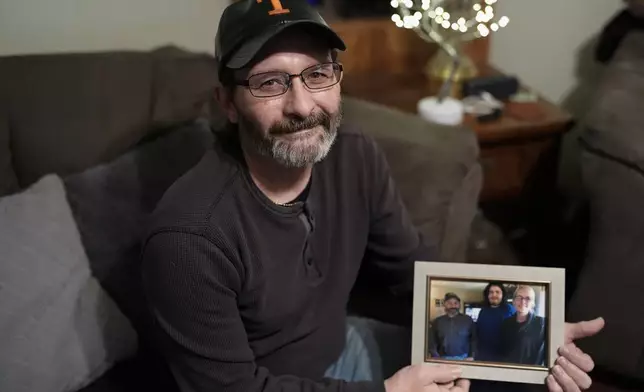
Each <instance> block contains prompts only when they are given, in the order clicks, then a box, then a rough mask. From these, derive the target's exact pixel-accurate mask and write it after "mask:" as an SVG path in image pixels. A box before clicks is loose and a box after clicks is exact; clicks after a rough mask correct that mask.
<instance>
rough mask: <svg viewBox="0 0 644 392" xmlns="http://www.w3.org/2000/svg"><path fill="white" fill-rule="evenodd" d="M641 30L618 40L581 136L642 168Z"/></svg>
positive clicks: (643, 79) (643, 42) (643, 85)
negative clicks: (616, 47)
mask: <svg viewBox="0 0 644 392" xmlns="http://www.w3.org/2000/svg"><path fill="white" fill-rule="evenodd" d="M642 107H644V32H642V31H638V32H632V33H630V34H629V35H627V36H626V37H625V38H624V39H623V40H622V42H621V44H620V46H619V48H618V49H617V52H616V53H615V57H614V58H613V59H612V60H611V62H610V64H609V65H608V67H607V69H606V71H605V73H604V75H603V76H602V80H601V83H600V84H599V87H598V89H597V92H596V94H595V99H594V102H593V103H592V106H591V110H589V114H588V116H587V118H586V120H585V124H586V125H587V129H586V130H585V131H584V133H583V134H582V135H581V137H582V140H583V141H584V143H585V144H586V145H587V146H589V147H590V148H591V149H595V150H598V151H601V152H602V153H604V154H607V155H609V156H612V157H615V158H617V159H621V160H624V161H626V162H628V163H629V164H630V165H632V166H634V167H636V168H638V169H639V170H644V142H643V141H644V136H643V135H644V133H643V130H644V120H642V113H641V112H642Z"/></svg>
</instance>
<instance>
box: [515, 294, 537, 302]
mask: <svg viewBox="0 0 644 392" xmlns="http://www.w3.org/2000/svg"><path fill="white" fill-rule="evenodd" d="M513 300H514V301H520V302H528V303H531V302H533V301H534V298H532V297H524V296H522V295H516V296H514V299H513Z"/></svg>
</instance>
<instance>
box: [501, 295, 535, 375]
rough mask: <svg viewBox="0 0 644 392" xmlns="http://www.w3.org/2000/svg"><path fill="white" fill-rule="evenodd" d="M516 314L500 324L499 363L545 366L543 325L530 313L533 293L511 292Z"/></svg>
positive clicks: (532, 304)
mask: <svg viewBox="0 0 644 392" xmlns="http://www.w3.org/2000/svg"><path fill="white" fill-rule="evenodd" d="M513 304H514V307H515V308H516V313H515V315H514V316H513V317H509V318H506V319H505V320H503V323H502V324H501V350H502V355H503V362H508V363H516V364H522V365H543V364H544V362H545V347H546V321H545V319H544V318H543V317H541V316H537V315H536V314H535V313H534V308H535V305H536V302H535V291H534V289H533V288H532V287H530V286H524V285H521V286H518V287H517V289H516V291H515V292H514V300H513Z"/></svg>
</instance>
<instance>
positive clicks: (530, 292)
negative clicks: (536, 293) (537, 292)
mask: <svg viewBox="0 0 644 392" xmlns="http://www.w3.org/2000/svg"><path fill="white" fill-rule="evenodd" d="M519 293H521V294H527V295H530V294H532V290H530V289H528V288H526V287H522V288H520V289H519V290H517V294H519Z"/></svg>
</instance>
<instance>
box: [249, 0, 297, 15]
mask: <svg viewBox="0 0 644 392" xmlns="http://www.w3.org/2000/svg"><path fill="white" fill-rule="evenodd" d="M262 1H263V0H257V4H259V3H261V2H262ZM271 4H272V5H273V9H272V10H271V11H268V14H269V15H280V14H288V13H289V12H291V10H289V9H288V8H286V9H285V8H284V7H282V2H281V1H280V0H271Z"/></svg>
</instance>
